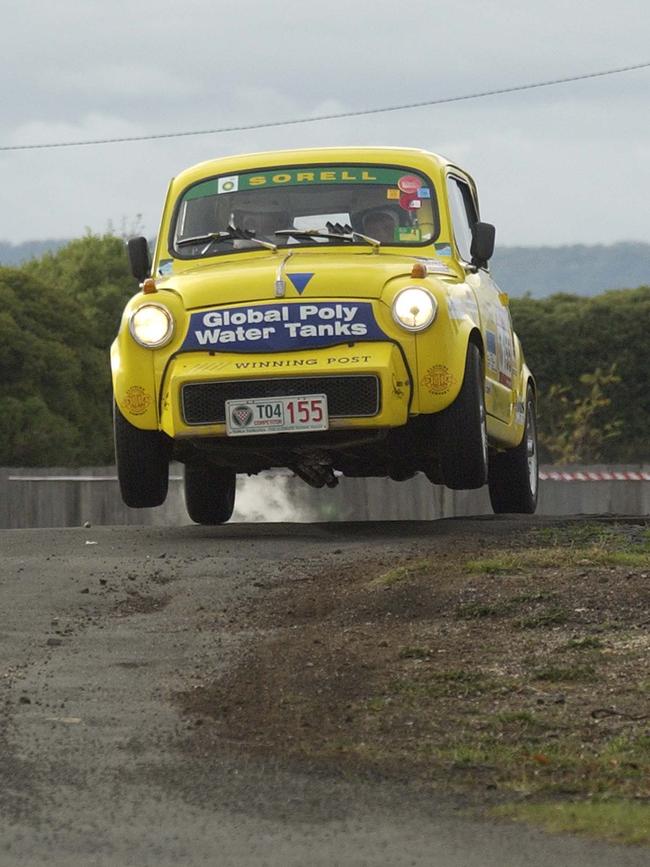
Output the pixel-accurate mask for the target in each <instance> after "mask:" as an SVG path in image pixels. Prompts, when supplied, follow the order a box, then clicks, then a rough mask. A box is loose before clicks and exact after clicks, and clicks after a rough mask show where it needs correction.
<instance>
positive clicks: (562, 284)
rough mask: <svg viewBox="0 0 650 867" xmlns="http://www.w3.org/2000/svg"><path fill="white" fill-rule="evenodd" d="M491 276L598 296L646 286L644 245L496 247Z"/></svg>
mask: <svg viewBox="0 0 650 867" xmlns="http://www.w3.org/2000/svg"><path fill="white" fill-rule="evenodd" d="M67 243H68V241H66V240H63V239H59V240H52V239H50V240H46V241H25V242H23V243H22V244H15V245H14V244H10V243H7V242H6V241H0V265H20V264H21V263H22V262H26V261H27V260H29V259H34V258H38V257H39V256H42V255H43V253H46V252H48V251H55V250H58V249H59V248H60V247H63V246H64V245H65V244H67ZM492 276H493V277H494V279H495V280H496V281H497V283H498V284H499V286H500V287H501V288H502V289H503V290H504V292H508V293H509V294H510V295H512V296H513V297H514V298H517V297H520V296H521V295H525V294H526V293H527V292H528V293H530V294H531V295H532V297H533V298H544V297H546V296H547V295H553V294H554V293H556V292H569V293H571V294H573V295H598V294H599V293H600V292H604V291H605V290H606V289H627V288H635V287H637V286H647V285H650V244H644V243H641V242H631V241H627V242H621V243H619V244H609V245H605V244H598V245H594V246H587V245H586V244H574V245H571V246H566V247H498V246H497V251H496V253H495V254H494V258H493V260H492Z"/></svg>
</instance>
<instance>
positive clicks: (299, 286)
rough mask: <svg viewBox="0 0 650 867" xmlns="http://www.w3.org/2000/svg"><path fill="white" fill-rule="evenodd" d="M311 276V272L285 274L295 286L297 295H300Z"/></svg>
mask: <svg viewBox="0 0 650 867" xmlns="http://www.w3.org/2000/svg"><path fill="white" fill-rule="evenodd" d="M313 276H314V275H313V274H287V277H288V278H289V280H291V282H292V283H293V285H294V286H295V287H296V292H298V294H299V295H302V293H303V292H304V291H305V287H306V286H307V283H309V281H310V280H311V278H312V277H313Z"/></svg>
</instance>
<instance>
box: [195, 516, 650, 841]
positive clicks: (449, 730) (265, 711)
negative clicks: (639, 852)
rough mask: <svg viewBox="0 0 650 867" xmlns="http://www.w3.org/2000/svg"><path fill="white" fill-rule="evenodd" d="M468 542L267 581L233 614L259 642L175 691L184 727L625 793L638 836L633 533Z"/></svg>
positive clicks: (573, 789)
mask: <svg viewBox="0 0 650 867" xmlns="http://www.w3.org/2000/svg"><path fill="white" fill-rule="evenodd" d="M481 541H482V544H481V545H480V547H479V546H478V545H477V540H476V538H457V537H455V538H453V539H449V538H447V539H445V538H439V539H435V540H427V541H425V542H423V543H422V544H419V545H418V546H417V550H416V551H410V552H409V554H407V555H405V556H401V557H399V558H395V557H384V558H375V559H369V558H364V559H363V560H359V561H357V562H348V563H346V564H344V565H342V566H340V567H332V566H331V565H330V566H328V568H325V569H320V570H318V569H314V570H312V572H310V573H309V572H308V573H304V572H300V573H296V572H294V573H293V576H292V577H287V578H286V579H284V580H281V581H280V583H278V584H276V585H275V586H274V587H272V588H271V589H267V591H266V593H265V595H264V597H263V599H264V601H263V602H262V601H260V602H259V604H258V605H256V607H255V608H254V609H251V610H249V611H248V612H247V613H246V615H245V616H244V620H245V623H244V624H242V623H241V622H240V623H239V624H238V625H237V628H242V625H243V626H244V627H245V628H255V627H257V631H258V634H259V635H260V636H261V637H260V639H259V641H258V643H257V644H256V645H255V646H253V648H252V649H251V650H250V652H249V653H248V655H247V656H246V657H245V658H244V659H243V660H242V661H241V663H240V664H239V666H238V667H237V668H236V669H234V670H231V671H229V672H228V673H227V674H226V675H225V676H224V677H222V678H220V679H219V680H216V681H203V682H201V683H199V685H197V686H195V687H194V688H193V689H192V690H191V691H189V692H187V693H184V694H183V695H181V696H179V697H178V700H179V702H180V705H181V707H182V708H183V710H184V712H185V713H186V714H188V715H190V716H191V717H192V718H193V719H194V720H195V721H198V720H200V721H202V722H203V723H204V724H203V725H202V726H201V727H200V730H199V729H197V735H196V737H197V738H198V739H202V740H203V741H204V740H205V739H206V738H207V739H212V740H215V739H218V740H219V741H220V742H222V741H224V740H227V741H229V742H231V743H232V742H234V743H239V744H241V745H242V746H245V747H246V748H247V749H249V750H250V749H252V750H260V751H268V752H272V753H273V754H274V755H276V756H277V755H278V753H280V754H281V755H284V756H285V757H287V758H293V759H295V758H301V759H307V760H309V762H310V763H312V764H313V763H314V762H316V763H319V762H322V763H324V764H327V765H331V764H332V763H334V764H335V765H336V766H338V767H341V768H344V769H346V770H357V771H363V772H367V771H369V770H372V771H373V772H380V773H382V774H390V775H397V776H399V777H402V778H408V779H411V780H414V781H416V782H417V783H419V784H423V785H427V786H434V787H437V788H445V789H447V790H449V789H453V790H456V791H463V792H467V793H474V794H476V793H479V794H480V795H481V797H482V798H484V797H485V795H486V793H487V797H488V801H492V802H496V801H503V800H507V799H508V798H512V797H513V796H515V797H516V798H526V799H532V800H536V799H537V800H539V799H543V798H548V797H552V798H560V799H562V798H565V799H566V798H569V799H578V800H584V799H594V798H603V799H607V798H617V799H619V800H620V799H621V798H623V799H626V798H627V799H635V802H636V803H637V804H641V805H643V804H645V808H646V810H647V812H646V813H645V814H644V815H646V816H647V817H648V820H649V821H648V825H649V830H648V833H647V840H648V841H650V664H649V654H648V651H649V650H650V536H649V535H648V529H647V527H646V526H645V525H644V524H643V523H642V522H636V523H631V522H630V523H625V522H622V523H618V524H613V523H612V524H594V523H589V522H578V523H576V522H573V523H571V524H567V525H565V526H562V525H558V527H555V528H552V529H545V530H532V531H526V532H525V533H523V534H521V535H519V537H518V538H516V539H511V538H502V539H498V538H490V539H486V540H481ZM643 839H646V837H643Z"/></svg>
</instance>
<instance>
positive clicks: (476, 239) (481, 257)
mask: <svg viewBox="0 0 650 867" xmlns="http://www.w3.org/2000/svg"><path fill="white" fill-rule="evenodd" d="M495 235H496V229H495V228H494V226H493V225H492V223H474V225H473V226H472V246H471V247H470V253H471V254H472V265H476V267H477V268H485V267H486V266H487V263H488V262H489V261H490V259H491V258H492V254H493V253H494V237H495Z"/></svg>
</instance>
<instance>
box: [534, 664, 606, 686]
mask: <svg viewBox="0 0 650 867" xmlns="http://www.w3.org/2000/svg"><path fill="white" fill-rule="evenodd" d="M533 680H550V681H552V682H555V683H592V682H593V681H594V680H596V670H595V668H594V667H593V666H591V665H575V666H571V667H568V666H559V665H548V666H546V667H544V668H538V669H537V670H536V671H535V672H534V674H533Z"/></svg>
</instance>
